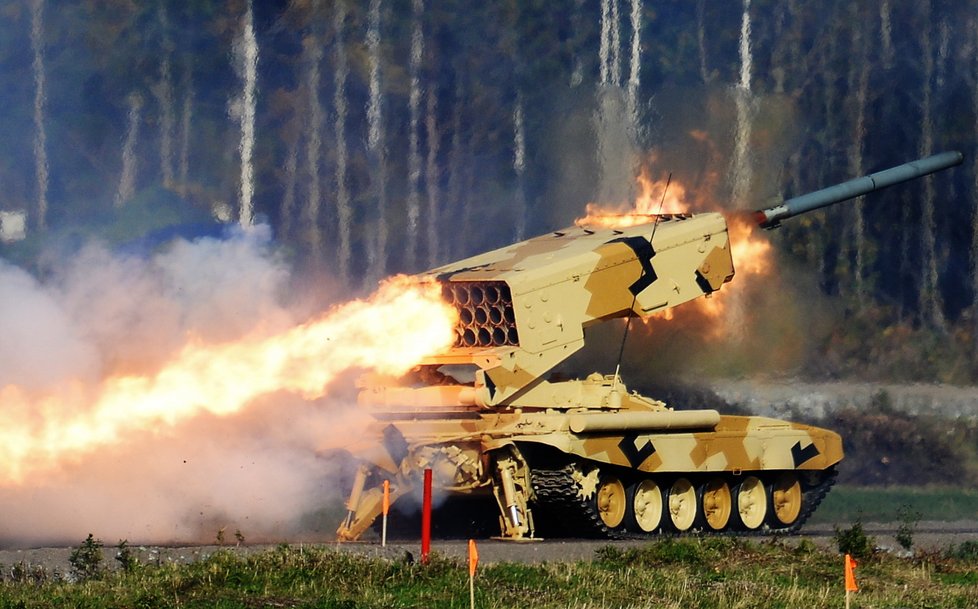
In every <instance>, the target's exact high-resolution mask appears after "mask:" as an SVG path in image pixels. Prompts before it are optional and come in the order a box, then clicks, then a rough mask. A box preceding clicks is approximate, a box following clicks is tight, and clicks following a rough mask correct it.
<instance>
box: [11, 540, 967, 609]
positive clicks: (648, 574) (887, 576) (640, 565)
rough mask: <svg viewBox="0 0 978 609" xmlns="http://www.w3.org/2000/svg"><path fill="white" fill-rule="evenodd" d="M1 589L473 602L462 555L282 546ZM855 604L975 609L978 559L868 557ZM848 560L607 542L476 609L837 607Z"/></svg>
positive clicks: (232, 598) (61, 602)
mask: <svg viewBox="0 0 978 609" xmlns="http://www.w3.org/2000/svg"><path fill="white" fill-rule="evenodd" d="M4 573H5V575H6V576H7V580H6V581H4V582H2V583H0V609H6V608H8V607H10V608H13V607H17V608H33V607H38V608H40V607H52V606H61V607H81V608H91V609H108V608H123V607H125V608H141V607H147V608H148V607H154V608H156V607H162V608H166V607H185V608H198V607H199V608H204V607H207V608H212V607H214V608H239V607H240V608H253V607H302V608H313V607H319V608H326V607H343V608H351V609H352V608H368V607H385V608H386V607H392V608H407V607H425V608H428V607H430V608H464V607H467V606H468V584H467V577H468V571H467V568H466V565H465V564H464V561H462V560H456V559H448V558H444V557H441V556H439V555H437V554H434V555H433V559H432V561H431V562H430V564H428V565H427V566H422V565H419V564H407V563H405V562H402V561H391V560H384V559H379V558H367V557H363V556H358V555H353V554H346V553H343V552H338V551H336V550H335V549H326V548H309V547H303V548H294V547H285V546H283V547H280V548H278V549H275V550H269V551H266V552H262V553H259V554H250V555H246V554H243V553H237V552H235V551H233V550H227V551H222V552H219V553H217V554H215V555H213V556H211V557H209V558H206V559H203V560H200V561H198V562H196V563H193V564H189V565H177V564H169V565H164V566H159V567H155V566H145V565H142V566H139V567H138V568H136V569H135V570H134V571H133V572H130V573H123V572H113V573H108V574H104V575H103V576H102V578H101V579H97V580H89V581H85V582H82V583H68V582H64V581H55V580H53V579H48V580H46V581H37V579H36V578H35V579H34V580H32V581H11V580H10V570H9V569H5V570H4ZM857 577H858V580H859V584H860V591H859V592H858V593H857V594H856V596H855V598H854V603H853V606H854V607H868V606H874V607H894V606H900V607H974V606H978V585H976V582H978V559H975V558H974V557H973V556H971V555H970V554H965V555H963V557H961V558H951V557H948V556H937V555H926V556H918V557H917V558H914V559H900V558H895V557H892V556H888V555H879V556H874V557H872V558H870V559H867V560H864V561H861V562H860V564H859V568H858V571H857ZM842 604H843V591H842V561H841V558H840V556H839V555H838V554H836V553H834V552H830V551H827V550H824V549H819V548H817V547H816V546H815V545H814V544H812V543H810V542H806V541H804V540H802V541H801V542H800V543H799V544H797V545H793V546H789V545H783V544H781V543H777V542H756V541H749V540H743V539H738V538H710V539H679V540H675V539H664V540H661V541H657V542H652V543H649V544H647V545H644V546H642V547H632V548H620V547H616V546H608V547H606V548H603V549H601V550H600V551H598V552H597V555H596V557H595V559H594V560H592V561H581V562H576V563H563V562H560V563H542V564H514V563H498V564H487V565H483V566H481V567H480V569H479V572H478V576H477V580H476V605H477V606H478V607H484V608H500V609H501V608H510V607H521V608H523V607H525V608H531V609H532V608H536V607H581V608H583V607H588V608H605V607H608V608H611V607H657V608H658V607H666V608H670V607H675V608H684V609H685V608H688V607H704V608H721V607H722V608H724V609H727V608H731V609H738V608H750V607H815V608H819V607H826V608H828V607H840V606H842Z"/></svg>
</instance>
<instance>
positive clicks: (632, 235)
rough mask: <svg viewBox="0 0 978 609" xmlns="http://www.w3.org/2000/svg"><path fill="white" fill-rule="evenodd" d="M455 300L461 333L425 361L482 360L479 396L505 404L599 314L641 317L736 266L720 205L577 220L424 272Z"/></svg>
mask: <svg viewBox="0 0 978 609" xmlns="http://www.w3.org/2000/svg"><path fill="white" fill-rule="evenodd" d="M426 275H427V276H428V277H429V278H431V279H435V280H437V281H439V282H441V283H442V285H443V295H444V297H445V299H446V300H448V301H449V302H451V303H452V304H453V305H454V306H455V308H456V309H457V310H458V314H459V315H458V316H459V321H458V325H457V326H456V329H455V333H456V338H455V343H454V346H453V347H452V349H451V350H450V351H449V352H448V353H445V354H442V355H439V356H436V357H433V358H429V359H428V360H426V361H425V364H429V365H442V364H475V365H476V366H478V368H479V373H478V376H479V379H478V380H477V382H476V402H477V403H478V404H480V405H484V406H486V405H500V404H507V403H509V401H511V400H512V399H513V398H515V397H516V396H518V395H519V394H520V392H521V391H523V390H525V389H527V388H529V387H530V386H531V385H532V384H533V383H534V382H536V381H537V380H538V379H541V378H542V377H543V376H544V375H545V374H546V373H547V372H548V371H549V370H551V369H552V368H553V367H554V366H556V365H557V364H559V363H560V362H562V361H563V360H565V359H567V358H568V357H569V356H570V355H571V354H573V353H574V352H575V351H577V350H578V349H580V348H581V347H583V346H584V330H585V328H587V327H588V326H590V325H592V324H595V323H599V322H601V321H604V320H607V319H612V318H616V317H625V316H628V315H637V316H641V317H645V316H648V315H650V314H652V313H655V312H658V311H662V310H665V309H669V308H672V307H675V306H678V305H680V304H682V303H685V302H688V301H690V300H693V299H695V298H699V297H701V296H704V295H709V294H711V293H712V292H714V291H716V290H718V289H720V287H721V286H722V285H723V284H724V283H725V282H727V281H730V280H731V279H732V278H733V276H734V269H733V260H732V259H731V256H730V244H729V238H728V234H727V224H726V221H725V220H724V218H723V216H722V215H720V214H718V213H704V214H696V215H688V214H673V215H662V216H659V219H658V222H657V224H656V225H655V226H654V228H653V225H652V224H644V225H640V226H634V227H629V228H617V229H608V228H602V229H594V228H587V227H584V228H580V227H573V228H568V229H564V230H561V231H555V232H553V233H550V234H547V235H543V236H540V237H536V238H534V239H529V240H527V241H523V242H521V243H517V244H515V245H511V246H508V247H504V248H500V249H498V250H495V251H492V252H489V253H486V254H481V255H479V256H474V257H472V258H467V259H465V260H461V261H459V262H455V263H453V264H449V265H446V266H443V267H440V268H437V269H434V270H432V271H429V272H428V273H426Z"/></svg>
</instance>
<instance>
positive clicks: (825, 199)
mask: <svg viewBox="0 0 978 609" xmlns="http://www.w3.org/2000/svg"><path fill="white" fill-rule="evenodd" d="M963 160H964V155H962V154H961V153H960V152H957V151H952V152H942V153H940V154H935V155H933V156H929V157H926V158H923V159H918V160H916V161H911V162H909V163H904V164H903V165H897V166H896V167H891V168H890V169H884V170H883V171H878V172H876V173H872V174H870V175H868V176H863V177H861V178H855V179H852V180H849V181H847V182H842V183H841V184H836V185H835V186H829V187H828V188H823V189H822V190H816V191H815V192H810V193H808V194H804V195H801V196H798V197H794V198H791V199H788V200H786V201H784V202H783V203H781V204H780V205H776V206H774V207H769V208H767V209H759V210H757V211H755V212H754V214H753V216H754V219H755V220H756V221H757V223H758V224H759V225H760V226H761V228H777V227H778V226H780V225H781V221H782V220H787V219H788V218H792V217H794V216H797V215H799V214H803V213H806V212H810V211H813V210H816V209H821V208H822V207H828V206H829V205H834V204H836V203H841V202H842V201H847V200H849V199H854V198H856V197H859V196H862V195H864V194H867V193H870V192H873V191H876V190H880V189H883V188H886V187H887V186H893V185H894V184H900V183H901V182H906V181H908V180H913V179H916V178H920V177H923V176H926V175H929V174H932V173H935V172H938V171H941V170H942V169H947V168H949V167H954V166H955V165H960V164H961V162H962V161H963Z"/></svg>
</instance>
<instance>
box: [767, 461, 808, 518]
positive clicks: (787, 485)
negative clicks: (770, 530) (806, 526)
mask: <svg viewBox="0 0 978 609" xmlns="http://www.w3.org/2000/svg"><path fill="white" fill-rule="evenodd" d="M801 504H802V492H801V482H799V481H798V476H796V475H795V474H793V473H791V472H786V473H783V474H781V475H780V476H778V477H777V478H775V480H774V483H772V484H771V507H772V511H773V513H774V518H775V521H776V523H777V524H778V525H781V526H790V525H792V524H794V523H795V521H796V520H798V516H799V515H800V514H801Z"/></svg>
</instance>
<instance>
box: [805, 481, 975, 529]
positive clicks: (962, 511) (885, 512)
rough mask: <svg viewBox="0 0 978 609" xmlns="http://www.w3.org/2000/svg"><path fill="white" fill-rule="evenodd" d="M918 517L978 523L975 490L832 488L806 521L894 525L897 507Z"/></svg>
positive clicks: (898, 516) (902, 487)
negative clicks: (890, 523)
mask: <svg viewBox="0 0 978 609" xmlns="http://www.w3.org/2000/svg"><path fill="white" fill-rule="evenodd" d="M904 507H905V508H909V510H910V512H916V513H919V514H920V520H943V521H953V520H978V490H972V489H963V488H951V487H941V488H929V487H909V486H898V487H866V486H859V487H857V486H836V487H835V488H833V489H832V491H831V492H830V493H829V494H828V495H827V496H826V497H825V499H824V500H823V501H822V503H821V505H819V507H818V510H816V511H815V513H814V514H812V518H811V520H810V522H812V523H815V524H824V523H830V524H831V523H836V522H854V521H856V520H861V521H862V522H897V521H899V520H900V515H899V513H898V511H899V510H900V508H904Z"/></svg>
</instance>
